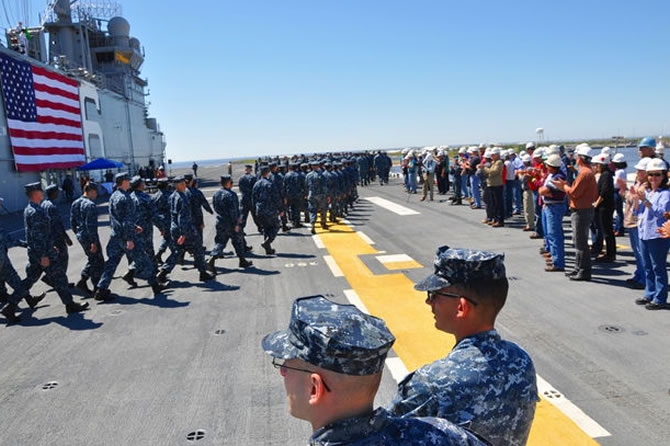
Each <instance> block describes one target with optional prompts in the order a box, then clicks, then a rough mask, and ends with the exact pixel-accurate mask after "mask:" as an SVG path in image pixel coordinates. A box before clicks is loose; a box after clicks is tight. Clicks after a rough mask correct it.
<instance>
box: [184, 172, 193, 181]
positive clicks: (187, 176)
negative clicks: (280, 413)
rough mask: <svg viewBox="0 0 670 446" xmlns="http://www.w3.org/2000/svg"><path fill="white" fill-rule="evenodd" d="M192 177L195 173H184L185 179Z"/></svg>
mask: <svg viewBox="0 0 670 446" xmlns="http://www.w3.org/2000/svg"><path fill="white" fill-rule="evenodd" d="M192 179H193V174H192V173H185V174H184V180H186V181H191V180H192Z"/></svg>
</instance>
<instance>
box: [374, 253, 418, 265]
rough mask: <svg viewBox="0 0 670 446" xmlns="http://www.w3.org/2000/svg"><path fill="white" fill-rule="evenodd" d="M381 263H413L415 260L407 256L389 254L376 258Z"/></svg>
mask: <svg viewBox="0 0 670 446" xmlns="http://www.w3.org/2000/svg"><path fill="white" fill-rule="evenodd" d="M376 259H377V260H379V261H380V262H381V263H397V262H413V261H414V259H413V258H411V257H410V256H408V255H407V254H388V255H385V256H376Z"/></svg>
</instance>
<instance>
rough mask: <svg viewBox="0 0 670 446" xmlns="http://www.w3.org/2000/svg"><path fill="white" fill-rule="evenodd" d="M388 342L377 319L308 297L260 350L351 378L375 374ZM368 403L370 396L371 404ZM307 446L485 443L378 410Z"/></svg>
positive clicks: (436, 422)
mask: <svg viewBox="0 0 670 446" xmlns="http://www.w3.org/2000/svg"><path fill="white" fill-rule="evenodd" d="M394 341H395V337H394V336H393V335H392V334H391V332H390V331H389V330H388V328H387V327H386V324H385V323H384V321H383V320H381V319H379V318H376V317H374V316H370V315H367V314H365V313H362V312H361V311H360V310H358V309H357V308H356V307H355V306H353V305H341V304H338V303H335V302H332V301H330V300H328V299H326V298H325V297H323V296H312V297H306V298H300V299H296V301H295V302H294V304H293V310H292V314H291V320H290V322H289V327H288V329H287V330H282V331H278V332H274V333H270V334H268V335H267V336H265V337H264V338H263V341H262V346H263V349H264V350H265V352H266V353H267V354H269V355H270V356H272V357H273V358H276V359H280V360H288V359H294V358H295V359H300V360H302V361H305V362H307V363H309V364H312V365H314V366H317V367H319V368H322V369H325V370H329V371H331V372H335V373H338V374H342V375H349V376H350V377H354V378H353V379H355V377H362V376H368V375H375V374H381V373H382V370H383V368H384V362H385V360H386V356H387V354H388V351H389V350H390V349H391V347H392V345H393V343H394ZM280 367H281V366H280ZM287 372H288V371H287ZM316 373H318V371H317V372H316ZM348 379H352V378H348ZM352 383H353V382H352ZM333 391H335V390H333ZM372 399H373V397H372V396H371V397H370V404H371V405H372V403H373V401H372ZM309 444H310V445H320V446H335V445H357V446H405V445H418V446H437V445H454V446H481V445H486V444H487V443H486V442H485V441H483V440H481V439H479V438H478V437H477V436H476V435H474V434H473V433H471V432H469V431H468V430H466V429H463V428H460V427H458V426H456V425H454V424H452V423H450V422H448V421H446V420H441V419H438V418H401V417H395V416H392V415H391V414H390V413H389V412H387V411H386V410H385V409H382V408H378V409H377V410H372V409H371V410H370V412H367V413H364V414H360V415H357V416H354V417H350V418H344V419H338V420H334V421H333V422H331V423H329V424H327V425H325V426H322V427H320V428H318V429H317V430H316V431H314V433H313V434H312V436H311V437H310V439H309Z"/></svg>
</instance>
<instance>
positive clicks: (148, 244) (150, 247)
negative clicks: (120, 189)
mask: <svg viewBox="0 0 670 446" xmlns="http://www.w3.org/2000/svg"><path fill="white" fill-rule="evenodd" d="M130 187H131V188H132V192H131V193H130V198H132V199H133V203H135V210H136V221H135V224H136V225H137V226H139V227H140V228H141V229H142V230H141V231H140V232H139V233H138V234H137V237H135V244H136V246H135V249H136V250H137V252H138V253H139V252H144V254H145V255H146V256H147V257H148V258H149V259H150V260H151V261H152V262H154V264H156V261H155V256H156V254H155V253H154V223H155V222H156V221H157V220H158V213H157V212H156V205H155V204H154V201H153V200H152V199H151V196H150V195H149V194H147V193H146V192H144V189H145V188H146V184H145V183H144V180H143V179H142V177H140V176H139V175H135V176H134V177H133V178H132V179H131V180H130ZM135 269H136V265H135V263H134V262H133V263H131V264H129V265H128V272H126V274H124V275H123V276H122V277H121V278H122V279H123V280H125V281H126V282H128V285H130V286H131V287H136V286H137V282H135Z"/></svg>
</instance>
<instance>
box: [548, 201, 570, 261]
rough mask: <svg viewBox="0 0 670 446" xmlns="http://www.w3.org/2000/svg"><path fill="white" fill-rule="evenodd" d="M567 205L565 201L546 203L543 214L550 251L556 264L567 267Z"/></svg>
mask: <svg viewBox="0 0 670 446" xmlns="http://www.w3.org/2000/svg"><path fill="white" fill-rule="evenodd" d="M566 208H567V206H566V205H565V203H560V204H546V205H545V206H544V210H543V211H542V214H543V216H544V222H545V223H546V225H545V227H544V233H545V238H546V240H547V245H549V252H550V253H551V259H552V261H553V263H554V266H556V267H558V268H565V237H564V235H563V217H564V216H565V212H566V210H567V209H566Z"/></svg>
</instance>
